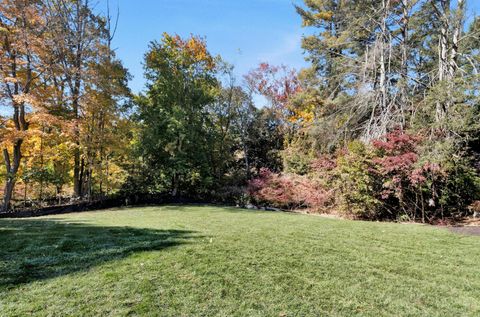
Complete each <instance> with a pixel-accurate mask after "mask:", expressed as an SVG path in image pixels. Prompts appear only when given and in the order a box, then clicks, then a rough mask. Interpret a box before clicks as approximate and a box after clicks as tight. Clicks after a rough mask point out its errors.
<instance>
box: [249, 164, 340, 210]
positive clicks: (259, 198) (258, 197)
mask: <svg viewBox="0 0 480 317" xmlns="http://www.w3.org/2000/svg"><path fill="white" fill-rule="evenodd" d="M249 193H250V195H251V197H253V198H254V199H255V201H256V202H258V203H260V204H269V205H272V206H275V207H279V208H287V209H297V208H309V209H313V210H315V211H322V210H324V209H325V208H326V207H328V206H329V205H330V204H331V202H332V194H333V192H332V191H331V190H327V189H325V188H324V187H323V186H321V185H320V184H319V183H318V182H316V181H314V180H311V179H309V178H308V177H306V176H299V175H294V174H289V175H282V174H275V173H272V172H271V171H270V170H268V169H265V168H263V169H261V170H260V173H259V176H258V177H257V178H254V179H252V180H251V181H250V182H249Z"/></svg>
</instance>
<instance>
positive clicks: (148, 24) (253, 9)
mask: <svg viewBox="0 0 480 317" xmlns="http://www.w3.org/2000/svg"><path fill="white" fill-rule="evenodd" d="M298 2H299V0H293V2H292V0H135V1H133V0H110V10H111V11H114V10H116V7H117V6H119V8H120V16H119V24H118V29H117V33H116V36H115V38H114V42H113V46H114V47H115V48H116V53H117V55H118V57H119V58H120V59H121V60H122V61H123V63H124V65H125V66H126V67H127V68H128V69H129V71H130V73H131V74H132V75H133V76H134V78H133V80H132V81H131V83H130V87H131V88H132V90H133V91H134V92H139V91H140V90H142V89H143V85H144V79H143V68H142V60H143V54H144V53H145V52H146V50H147V48H148V43H149V42H150V41H152V40H155V39H156V40H158V39H160V37H161V35H162V33H163V32H167V33H177V34H179V35H181V36H189V35H190V34H195V35H201V36H204V37H205V38H206V40H207V45H208V48H209V50H210V52H211V53H212V54H214V55H217V54H220V55H221V56H222V57H223V58H224V59H225V60H226V61H228V62H229V63H231V64H233V65H235V69H236V75H237V78H238V79H241V76H242V75H243V74H245V73H246V72H247V71H248V70H250V69H251V68H254V67H255V66H256V65H257V64H258V63H260V62H263V61H268V62H270V63H273V64H281V63H283V64H288V65H289V66H292V67H295V68H297V69H299V68H301V67H303V66H305V65H306V64H305V62H304V58H303V54H302V49H301V47H300V41H301V37H302V32H304V31H305V30H303V29H302V28H301V19H300V17H299V16H298V15H297V13H296V12H295V8H294V6H293V4H294V3H298ZM102 7H103V8H102ZM105 8H106V0H102V1H100V2H99V3H98V4H97V9H98V10H105Z"/></svg>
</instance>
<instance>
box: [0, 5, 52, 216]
mask: <svg viewBox="0 0 480 317" xmlns="http://www.w3.org/2000/svg"><path fill="white" fill-rule="evenodd" d="M44 10H45V8H44V6H43V4H42V2H41V1H29V0H20V1H17V0H6V1H3V2H2V4H1V5H0V37H1V45H0V76H1V84H0V85H1V86H0V88H1V94H0V98H1V102H2V103H3V104H4V105H9V107H10V110H11V113H12V115H11V118H10V119H9V120H8V121H7V122H6V123H5V125H6V129H7V131H6V135H4V138H3V140H2V147H3V155H4V162H5V167H6V184H5V191H4V200H3V209H4V210H8V209H9V207H10V202H11V199H12V195H13V192H14V188H15V182H16V178H17V173H18V171H19V169H20V165H21V159H22V144H23V143H24V141H25V139H26V138H28V137H29V135H31V134H32V129H31V124H32V122H34V121H36V120H38V119H39V117H40V116H41V115H42V114H44V113H45V107H44V106H45V105H44V103H43V99H42V98H43V96H42V93H43V92H44V91H43V90H42V89H41V88H42V83H41V80H40V77H41V76H42V74H43V73H44V72H45V70H46V68H48V66H49V61H50V60H49V58H48V56H46V53H47V41H46V37H45V32H46V30H47V20H46V19H45V14H44ZM45 118H46V117H44V118H43V119H45ZM9 148H11V150H10V149H9Z"/></svg>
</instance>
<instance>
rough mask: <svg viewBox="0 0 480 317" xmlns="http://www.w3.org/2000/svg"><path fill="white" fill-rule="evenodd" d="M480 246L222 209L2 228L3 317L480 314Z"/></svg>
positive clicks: (401, 229) (439, 233)
mask: <svg viewBox="0 0 480 317" xmlns="http://www.w3.org/2000/svg"><path fill="white" fill-rule="evenodd" d="M479 247H480V237H479V236H466V235H460V234H457V233H453V232H451V231H449V230H447V229H445V228H439V227H432V226H424V225H416V224H394V223H377V222H362V221H348V220H339V219H330V218H323V217H319V216H312V215H298V214H289V213H279V212H254V211H245V210H241V209H237V208H221V207H211V206H162V207H143V208H125V209H119V210H108V211H98V212H86V213H76V214H64V215H58V216H48V217H40V218H30V219H1V220H0V315H1V316H307V315H308V316H319V315H328V316H352V315H356V316H392V315H395V316H399V315H403V316H407V315H408V316H478V315H479V314H480V292H478V290H479V289H480V266H479V265H478V264H479V262H480V255H479V253H478V252H477V251H478V248H479Z"/></svg>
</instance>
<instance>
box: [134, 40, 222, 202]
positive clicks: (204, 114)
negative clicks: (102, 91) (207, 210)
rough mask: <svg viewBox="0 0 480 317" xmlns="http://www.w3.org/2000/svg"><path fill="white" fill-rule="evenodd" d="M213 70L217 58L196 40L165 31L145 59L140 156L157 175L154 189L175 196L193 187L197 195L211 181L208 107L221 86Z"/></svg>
mask: <svg viewBox="0 0 480 317" xmlns="http://www.w3.org/2000/svg"><path fill="white" fill-rule="evenodd" d="M215 72H216V59H215V58H214V57H212V56H211V55H210V53H209V52H208V50H207V47H206V43H205V41H204V40H203V39H202V38H200V37H196V36H191V37H190V38H188V39H182V38H181V37H180V36H178V35H173V36H172V35H168V34H166V33H165V34H164V35H163V37H162V39H161V41H160V42H152V43H151V44H150V48H149V51H148V52H147V54H146V55H145V75H146V78H147V80H148V83H147V93H146V95H145V96H141V97H139V100H138V102H139V117H140V120H141V123H142V126H143V129H142V133H141V141H140V151H141V152H140V153H141V156H142V158H143V159H144V160H145V162H146V164H147V166H148V167H147V168H149V169H150V170H151V171H155V176H156V184H155V186H157V187H160V188H163V189H167V190H168V191H170V193H171V194H172V196H177V194H179V193H180V192H181V191H182V192H185V191H188V190H189V189H192V188H195V189H196V192H197V193H198V192H201V191H202V189H205V188H207V187H208V186H209V185H210V184H211V183H212V176H213V171H212V168H211V164H210V154H211V152H212V142H211V137H212V135H211V134H210V135H209V134H208V128H207V127H208V126H210V125H211V124H212V123H211V121H210V120H211V119H210V117H209V115H208V111H207V110H208V109H207V106H208V105H210V104H212V103H213V101H214V97H215V90H216V87H218V82H217V79H216V77H215Z"/></svg>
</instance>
